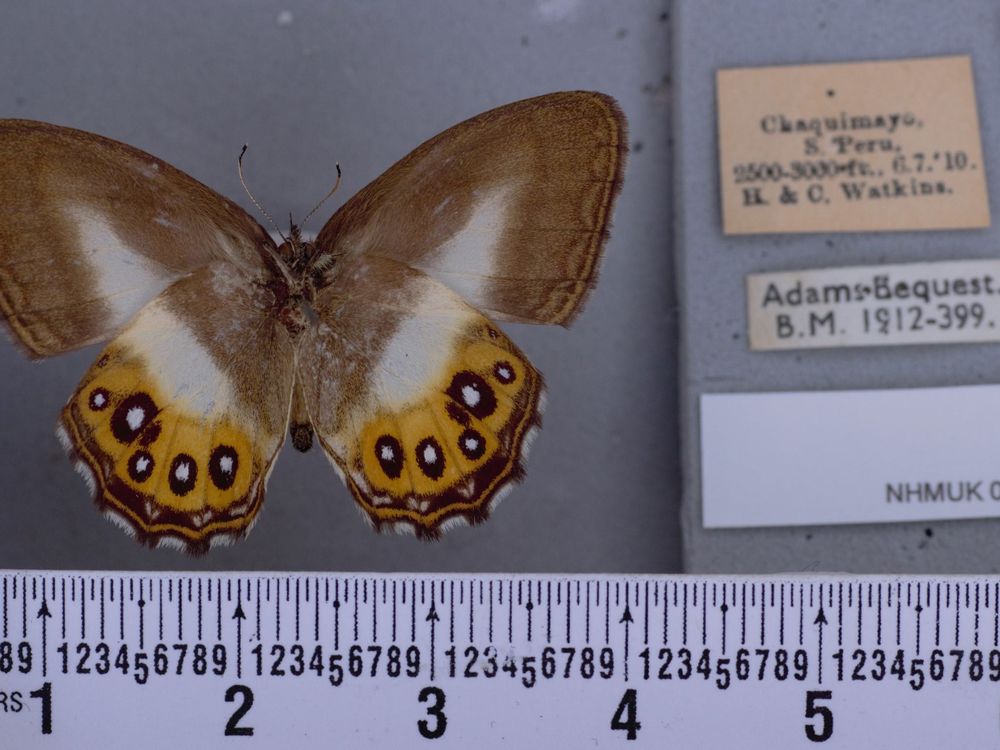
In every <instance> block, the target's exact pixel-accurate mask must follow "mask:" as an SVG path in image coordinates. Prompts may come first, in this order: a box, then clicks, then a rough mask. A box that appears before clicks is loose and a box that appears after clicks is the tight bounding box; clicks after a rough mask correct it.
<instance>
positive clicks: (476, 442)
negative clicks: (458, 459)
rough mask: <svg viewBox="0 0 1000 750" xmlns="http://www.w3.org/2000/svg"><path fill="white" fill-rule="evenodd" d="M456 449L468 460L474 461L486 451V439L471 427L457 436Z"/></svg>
mask: <svg viewBox="0 0 1000 750" xmlns="http://www.w3.org/2000/svg"><path fill="white" fill-rule="evenodd" d="M458 449H459V450H460V451H462V455H463V456H465V457H466V458H467V459H469V460H470V461H476V460H478V459H480V458H482V457H483V454H484V453H485V452H486V439H485V438H484V437H483V436H482V435H480V434H479V433H478V432H476V431H475V430H473V429H468V430H465V431H464V432H463V433H462V434H461V435H459V436H458Z"/></svg>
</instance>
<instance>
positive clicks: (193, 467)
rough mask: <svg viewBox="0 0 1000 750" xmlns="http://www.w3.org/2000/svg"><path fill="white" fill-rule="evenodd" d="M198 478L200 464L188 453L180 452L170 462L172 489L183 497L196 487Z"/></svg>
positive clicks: (169, 478)
mask: <svg viewBox="0 0 1000 750" xmlns="http://www.w3.org/2000/svg"><path fill="white" fill-rule="evenodd" d="M197 479H198V464H196V463H195V461H194V459H193V458H191V456H189V455H188V454H187V453H178V454H177V455H176V456H174V460H173V461H171V463H170V476H169V477H168V481H169V483H170V491H171V492H173V493H174V494H175V495H177V496H179V497H183V496H184V495H186V494H187V493H189V492H190V491H191V490H193V489H194V483H195V481H196V480H197Z"/></svg>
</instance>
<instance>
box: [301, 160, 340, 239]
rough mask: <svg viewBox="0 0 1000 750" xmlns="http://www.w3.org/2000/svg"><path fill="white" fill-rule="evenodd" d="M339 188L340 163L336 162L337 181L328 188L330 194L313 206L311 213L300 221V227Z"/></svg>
mask: <svg viewBox="0 0 1000 750" xmlns="http://www.w3.org/2000/svg"><path fill="white" fill-rule="evenodd" d="M339 187H340V163H339V162H338V163H337V181H336V182H335V183H333V187H332V188H330V192H329V193H327V194H326V195H325V196H324V197H323V200H321V201H320V202H319V203H317V204H316V205H315V206H313V209H312V211H310V212H309V213H307V214H306V217H305V218H304V219H303V220H302V224H301V225H300V226H305V225H306V222H307V221H309V217H310V216H312V215H313V214H314V213H316V211H317V209H319V207H320V206H322V205H323V204H324V203H326V202H327V200H328V199H329V198H330V196H331V195H333V194H334V193H336V192H337V188H339Z"/></svg>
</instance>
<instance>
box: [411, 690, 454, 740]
mask: <svg viewBox="0 0 1000 750" xmlns="http://www.w3.org/2000/svg"><path fill="white" fill-rule="evenodd" d="M432 699H433V701H434V702H433V703H431V705H429V706H428V707H427V715H428V716H433V717H434V723H433V725H432V724H431V722H429V721H427V719H421V720H420V721H418V722H417V731H419V732H420V736H421V737H424V738H426V739H428V740H436V739H438V738H439V737H443V736H444V730H445V729H447V728H448V717H447V716H445V715H444V690H442V689H441V688H439V687H433V686H431V687H425V688H424V689H423V690H421V691H420V695H418V696H417V700H419V701H420V702H421V703H427V701H429V700H432Z"/></svg>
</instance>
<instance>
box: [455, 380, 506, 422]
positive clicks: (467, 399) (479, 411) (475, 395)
mask: <svg viewBox="0 0 1000 750" xmlns="http://www.w3.org/2000/svg"><path fill="white" fill-rule="evenodd" d="M445 392H446V393H447V394H448V395H449V396H451V397H452V398H453V399H454V400H455V401H456V402H458V404H459V405H461V406H462V407H463V408H464V409H466V410H467V411H469V412H470V413H471V414H472V415H473V416H474V417H476V418H478V419H483V418H485V417H488V416H489V415H490V414H492V413H493V412H495V411H496V409H497V397H496V394H495V393H494V392H493V389H492V388H491V387H490V386H489V384H488V383H487V382H486V381H485V380H483V379H482V378H481V377H479V376H478V375H476V373H474V372H469V371H468V370H462V371H461V372H458V373H455V377H453V378H452V379H451V385H449V386H448V390H447V391H445Z"/></svg>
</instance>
